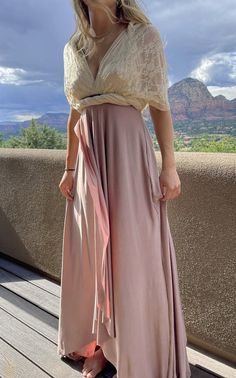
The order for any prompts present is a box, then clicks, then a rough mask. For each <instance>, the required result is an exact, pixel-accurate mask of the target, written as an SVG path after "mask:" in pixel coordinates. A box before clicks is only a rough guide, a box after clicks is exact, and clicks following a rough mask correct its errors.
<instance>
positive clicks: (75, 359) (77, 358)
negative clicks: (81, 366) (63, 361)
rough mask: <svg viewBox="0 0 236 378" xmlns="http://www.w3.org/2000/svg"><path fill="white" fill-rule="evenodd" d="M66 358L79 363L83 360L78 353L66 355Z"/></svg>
mask: <svg viewBox="0 0 236 378" xmlns="http://www.w3.org/2000/svg"><path fill="white" fill-rule="evenodd" d="M66 357H68V358H70V359H71V360H74V361H79V360H81V359H82V358H83V356H81V355H80V354H79V353H78V352H71V353H68V354H67V355H66Z"/></svg>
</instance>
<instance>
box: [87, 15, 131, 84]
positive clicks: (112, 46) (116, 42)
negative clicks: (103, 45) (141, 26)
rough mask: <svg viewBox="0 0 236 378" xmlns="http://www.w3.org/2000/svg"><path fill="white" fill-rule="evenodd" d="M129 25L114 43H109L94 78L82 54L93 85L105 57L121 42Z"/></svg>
mask: <svg viewBox="0 0 236 378" xmlns="http://www.w3.org/2000/svg"><path fill="white" fill-rule="evenodd" d="M130 24H132V22H131V21H130V22H129V24H128V26H127V27H126V28H125V29H124V30H122V31H121V32H120V33H119V34H118V36H117V37H116V38H115V39H114V41H113V42H112V43H111V45H110V46H109V47H108V49H107V51H106V52H105V54H104V55H103V57H102V59H101V60H100V63H99V66H98V70H97V73H96V76H95V77H94V75H93V73H92V71H91V69H90V67H89V64H88V61H87V59H86V56H85V54H84V53H83V58H84V61H85V64H86V66H87V68H88V71H89V74H90V76H91V78H92V81H93V82H94V83H95V82H96V80H97V78H98V74H99V73H100V71H101V67H102V65H103V63H104V61H105V59H106V58H107V56H108V55H109V54H110V53H111V51H112V50H113V49H114V47H115V46H116V45H117V44H118V42H119V41H120V40H121V37H122V36H123V35H124V34H125V32H127V31H128V28H129V26H130Z"/></svg>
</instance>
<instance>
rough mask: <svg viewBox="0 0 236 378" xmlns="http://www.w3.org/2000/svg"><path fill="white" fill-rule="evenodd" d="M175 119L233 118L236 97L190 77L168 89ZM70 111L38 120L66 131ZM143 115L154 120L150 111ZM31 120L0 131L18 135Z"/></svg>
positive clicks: (5, 125)
mask: <svg viewBox="0 0 236 378" xmlns="http://www.w3.org/2000/svg"><path fill="white" fill-rule="evenodd" d="M168 96H169V101H170V106H171V113H172V118H173V122H174V123H175V122H181V121H183V122H185V121H189V123H191V121H199V122H201V121H202V120H204V121H211V122H212V121H220V120H223V121H233V120H236V98H235V99H233V100H228V99H226V98H225V97H224V96H222V95H219V96H216V97H214V96H212V94H211V93H210V92H209V91H208V89H207V87H206V85H205V84H203V83H202V82H201V81H199V80H197V79H194V78H191V77H188V78H185V79H183V80H181V81H179V82H177V83H175V84H173V85H172V86H171V87H170V88H169V89H168ZM67 118H68V114H67V113H45V114H44V115H42V116H41V117H40V118H37V119H36V120H37V122H38V123H40V124H47V125H48V126H51V127H54V128H55V129H57V130H58V131H60V132H64V133H65V132H66V123H67ZM144 118H145V120H146V121H147V123H148V125H149V126H150V124H151V119H150V114H149V112H148V111H147V112H145V114H144ZM30 122H31V121H23V122H6V121H5V122H0V132H2V133H3V136H4V138H8V137H9V136H11V135H18V134H19V132H20V129H21V128H25V127H28V126H29V125H30Z"/></svg>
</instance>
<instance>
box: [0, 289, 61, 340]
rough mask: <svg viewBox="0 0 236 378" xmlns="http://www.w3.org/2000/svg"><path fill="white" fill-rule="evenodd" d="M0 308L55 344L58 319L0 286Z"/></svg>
mask: <svg viewBox="0 0 236 378" xmlns="http://www.w3.org/2000/svg"><path fill="white" fill-rule="evenodd" d="M0 308H1V309H2V310H4V311H6V312H8V314H10V315H12V316H14V317H15V318H17V319H18V320H20V321H21V322H22V323H24V324H26V325H27V326H29V327H31V328H32V329H33V330H35V331H37V332H38V333H40V334H41V335H42V336H44V337H47V338H48V339H49V340H50V341H52V342H54V343H55V344H56V343H57V330H58V318H56V317H55V316H53V315H51V314H48V313H47V312H45V311H44V310H42V309H41V308H39V307H38V306H35V305H34V304H32V303H30V302H28V301H27V300H25V299H23V298H22V297H19V296H18V295H17V294H15V293H13V292H11V291H9V290H7V289H6V288H4V287H3V286H0Z"/></svg>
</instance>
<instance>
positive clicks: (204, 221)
mask: <svg viewBox="0 0 236 378" xmlns="http://www.w3.org/2000/svg"><path fill="white" fill-rule="evenodd" d="M156 156H157V162H158V166H159V169H160V167H161V155H160V153H157V154H156ZM65 157H66V151H65V150H43V149H42V150H34V149H10V148H0V252H1V253H3V254H4V255H6V256H10V257H12V258H14V259H16V260H18V261H20V262H22V263H25V264H27V265H29V266H31V267H34V268H36V269H37V270H40V271H41V272H43V273H44V274H45V275H47V276H48V277H51V278H54V279H56V280H58V281H59V279H60V270H61V252H62V251H61V249H62V232H63V222H64V211H65V198H64V197H63V196H62V194H61V193H60V190H59V187H58V185H59V182H60V180H61V177H62V175H63V172H64V164H65ZM175 157H176V165H177V171H178V173H179V177H180V180H181V189H182V192H181V194H180V196H179V197H178V198H176V199H174V200H173V201H168V214H169V222H170V227H171V231H172V236H173V240H174V244H175V248H176V258H177V267H178V272H179V284H180V290H181V296H182V303H183V311H184V317H185V323H186V328H187V333H188V341H189V342H192V343H193V344H195V345H198V346H202V347H203V348H204V349H205V350H209V351H211V352H213V353H214V354H215V355H218V356H222V357H224V358H226V359H228V360H230V361H234V362H236V361H235V360H236V358H235V355H236V345H235V338H234V337H233V334H234V332H233V331H234V330H235V316H234V314H235V305H234V304H235V260H236V254H235V249H236V248H235V223H236V222H235V214H236V209H235V207H236V200H235V199H236V198H235V197H236V194H235V193H236V191H235V181H236V180H235V179H236V154H233V153H194V152H186V153H185V152H176V153H175Z"/></svg>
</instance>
